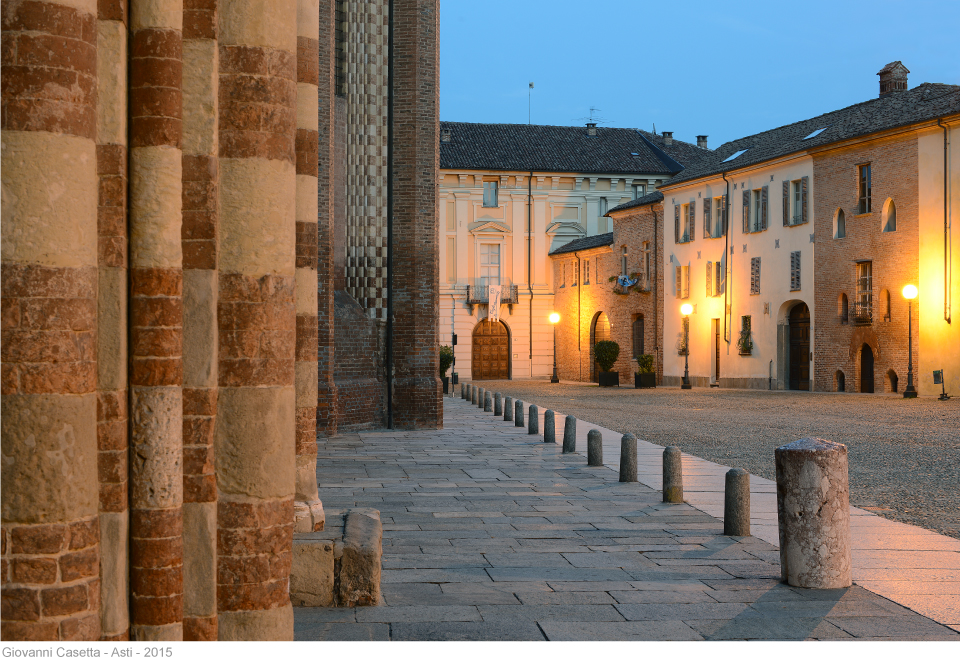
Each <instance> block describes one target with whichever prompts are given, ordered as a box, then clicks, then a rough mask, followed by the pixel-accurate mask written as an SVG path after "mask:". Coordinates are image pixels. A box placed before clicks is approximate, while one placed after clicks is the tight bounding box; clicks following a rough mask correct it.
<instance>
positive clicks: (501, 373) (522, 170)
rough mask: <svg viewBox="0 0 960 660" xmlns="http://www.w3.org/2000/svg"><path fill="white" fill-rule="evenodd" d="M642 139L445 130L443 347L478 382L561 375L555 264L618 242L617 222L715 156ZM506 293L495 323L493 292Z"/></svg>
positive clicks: (580, 130)
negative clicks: (568, 251)
mask: <svg viewBox="0 0 960 660" xmlns="http://www.w3.org/2000/svg"><path fill="white" fill-rule="evenodd" d="M701 137H702V144H703V146H702V147H698V146H694V145H691V144H688V143H685V142H680V141H678V140H673V139H672V136H671V135H670V134H668V133H664V134H663V135H654V134H652V133H647V132H645V131H638V130H635V129H615V128H599V127H597V126H596V125H594V124H588V125H587V126H585V127H560V126H526V125H504V124H465V123H457V122H441V141H440V160H441V169H440V174H441V183H440V193H439V194H440V236H441V238H440V341H441V343H442V344H451V342H452V336H453V335H454V334H456V335H457V337H458V345H457V346H456V348H455V358H456V366H455V368H454V370H455V371H456V372H458V373H459V375H460V376H462V377H464V378H472V379H475V380H484V379H498V378H546V377H549V376H550V375H551V374H552V371H553V352H552V349H553V330H552V328H551V326H550V323H549V320H548V317H549V314H550V313H551V312H552V311H554V306H555V303H554V294H555V292H556V291H557V286H558V282H557V280H556V279H555V269H554V267H553V265H552V264H551V262H550V259H548V255H549V254H550V253H551V251H553V250H556V249H557V248H559V247H560V246H563V245H565V244H567V243H568V242H570V241H573V240H577V239H582V238H591V237H595V236H598V235H603V234H607V233H609V232H610V230H611V226H610V225H611V220H610V218H609V217H607V215H606V214H607V211H608V210H609V209H611V208H614V207H615V206H618V205H620V204H621V203H625V202H628V201H631V200H634V199H637V198H639V197H643V196H644V195H646V194H647V193H648V192H649V191H650V190H652V189H653V187H655V186H656V185H658V184H659V183H661V182H663V181H665V180H666V179H667V178H668V177H670V176H671V175H672V174H673V173H675V172H678V171H680V170H681V169H682V168H683V164H682V163H684V162H690V161H692V160H694V159H696V158H698V157H699V156H700V154H701V153H702V152H705V151H706V148H705V147H706V137H705V136H701ZM490 285H495V286H496V285H500V286H502V287H503V294H502V303H503V306H502V310H501V313H500V318H499V320H498V321H497V322H496V323H493V322H491V321H488V320H487V314H488V304H487V302H488V300H487V287H488V286H490Z"/></svg>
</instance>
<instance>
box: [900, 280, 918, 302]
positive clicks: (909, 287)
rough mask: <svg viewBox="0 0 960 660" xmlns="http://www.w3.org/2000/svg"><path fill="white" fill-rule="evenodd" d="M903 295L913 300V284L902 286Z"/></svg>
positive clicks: (914, 295) (915, 289)
mask: <svg viewBox="0 0 960 660" xmlns="http://www.w3.org/2000/svg"><path fill="white" fill-rule="evenodd" d="M903 297H904V298H906V299H907V300H913V299H914V298H916V297H917V287H915V286H913V285H912V284H908V285H907V286H905V287H903Z"/></svg>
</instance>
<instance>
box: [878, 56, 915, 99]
mask: <svg viewBox="0 0 960 660" xmlns="http://www.w3.org/2000/svg"><path fill="white" fill-rule="evenodd" d="M908 73H910V69H908V68H907V67H905V66H903V62H901V61H900V60H897V61H896V62H890V64H888V65H887V66H885V67H883V68H882V69H880V70H879V71H877V75H878V76H880V96H881V97H883V96H886V95H887V94H893V93H894V92H905V91H907V74H908Z"/></svg>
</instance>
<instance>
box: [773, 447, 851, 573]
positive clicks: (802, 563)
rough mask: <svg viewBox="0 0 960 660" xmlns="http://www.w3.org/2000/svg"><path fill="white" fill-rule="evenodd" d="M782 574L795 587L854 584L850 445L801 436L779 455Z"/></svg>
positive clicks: (779, 516) (778, 450)
mask: <svg viewBox="0 0 960 660" xmlns="http://www.w3.org/2000/svg"><path fill="white" fill-rule="evenodd" d="M775 456H776V466H777V518H778V521H779V523H780V572H781V574H782V577H783V581H784V582H786V583H787V584H789V585H791V586H794V587H807V588H810V589H841V588H843V587H849V586H850V585H851V584H852V569H851V565H850V487H849V485H848V477H847V447H846V445H842V444H840V443H838V442H830V441H829V440H821V439H820V438H802V439H800V440H797V441H796V442H791V443H790V444H788V445H784V446H783V447H778V448H777V450H776V452H775Z"/></svg>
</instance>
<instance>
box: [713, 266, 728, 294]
mask: <svg viewBox="0 0 960 660" xmlns="http://www.w3.org/2000/svg"><path fill="white" fill-rule="evenodd" d="M714 267H715V268H716V269H717V273H716V278H715V281H716V283H717V295H718V296H722V295H723V292H724V291H725V290H726V287H727V278H726V277H725V273H724V270H723V264H722V263H721V262H719V261H718V262H717V263H715V264H714Z"/></svg>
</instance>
